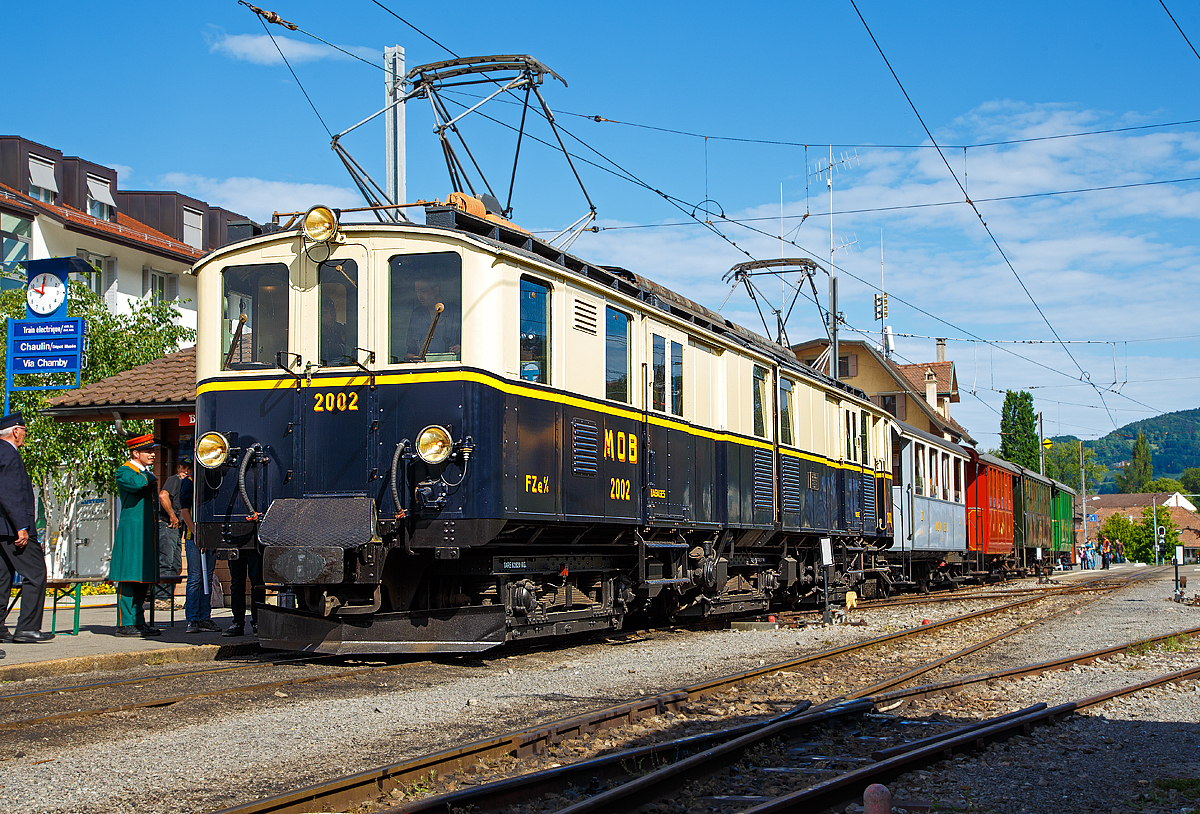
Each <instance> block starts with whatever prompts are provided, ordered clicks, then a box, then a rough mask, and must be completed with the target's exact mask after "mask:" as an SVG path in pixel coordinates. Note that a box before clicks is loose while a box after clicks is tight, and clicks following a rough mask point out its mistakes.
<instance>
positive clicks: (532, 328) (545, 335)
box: [521, 277, 550, 384]
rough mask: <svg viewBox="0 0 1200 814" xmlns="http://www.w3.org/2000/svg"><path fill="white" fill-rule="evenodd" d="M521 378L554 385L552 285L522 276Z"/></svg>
mask: <svg viewBox="0 0 1200 814" xmlns="http://www.w3.org/2000/svg"><path fill="white" fill-rule="evenodd" d="M521 378H522V379H524V380H525V381H527V382H538V383H539V384H550V286H548V285H547V284H546V283H543V282H541V281H540V280H534V279H533V278H531V277H522V278H521Z"/></svg>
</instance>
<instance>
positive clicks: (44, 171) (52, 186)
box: [29, 154, 58, 204]
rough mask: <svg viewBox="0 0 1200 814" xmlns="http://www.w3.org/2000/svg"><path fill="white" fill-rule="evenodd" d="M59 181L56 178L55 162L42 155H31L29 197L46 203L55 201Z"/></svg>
mask: <svg viewBox="0 0 1200 814" xmlns="http://www.w3.org/2000/svg"><path fill="white" fill-rule="evenodd" d="M57 196H58V182H57V181H55V180H54V162H53V161H51V160H50V159H48V158H42V157H41V156H36V155H32V154H31V155H30V156H29V197H30V198H36V199H37V200H39V201H42V202H44V203H50V204H52V203H54V199H55V198H56V197H57Z"/></svg>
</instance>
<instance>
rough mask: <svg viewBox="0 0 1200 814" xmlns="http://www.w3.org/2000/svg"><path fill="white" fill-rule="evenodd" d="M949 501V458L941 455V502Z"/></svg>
mask: <svg viewBox="0 0 1200 814" xmlns="http://www.w3.org/2000/svg"><path fill="white" fill-rule="evenodd" d="M949 499H950V456H949V455H948V454H947V453H945V452H943V453H942V500H949Z"/></svg>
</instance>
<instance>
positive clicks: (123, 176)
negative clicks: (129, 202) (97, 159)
mask: <svg viewBox="0 0 1200 814" xmlns="http://www.w3.org/2000/svg"><path fill="white" fill-rule="evenodd" d="M104 166H106V167H108V168H109V169H110V170H116V171H117V180H118V181H120V185H121V186H122V187H124V186H127V185H128V184H129V179H130V178H132V177H133V167H127V166H125V165H124V164H105V165H104Z"/></svg>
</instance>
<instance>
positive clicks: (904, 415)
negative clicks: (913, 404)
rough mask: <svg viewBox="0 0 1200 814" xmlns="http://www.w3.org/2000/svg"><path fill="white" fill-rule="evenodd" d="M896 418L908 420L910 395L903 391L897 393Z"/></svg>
mask: <svg viewBox="0 0 1200 814" xmlns="http://www.w3.org/2000/svg"><path fill="white" fill-rule="evenodd" d="M896 418H898V419H900V420H901V421H907V420H908V397H907V396H905V395H904V394H903V393H897V394H896Z"/></svg>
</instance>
